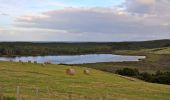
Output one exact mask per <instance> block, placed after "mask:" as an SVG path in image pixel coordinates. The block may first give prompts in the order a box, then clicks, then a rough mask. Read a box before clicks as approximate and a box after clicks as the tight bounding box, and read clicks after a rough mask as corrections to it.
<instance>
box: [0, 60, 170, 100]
mask: <svg viewBox="0 0 170 100" xmlns="http://www.w3.org/2000/svg"><path fill="white" fill-rule="evenodd" d="M67 68H74V69H75V70H76V75H75V76H68V75H66V74H65V70H66V69H67ZM84 69H87V68H81V67H75V66H66V65H45V66H42V65H41V64H30V63H24V64H22V63H14V62H0V71H1V73H0V86H1V88H2V89H1V93H3V94H4V95H5V96H11V97H14V96H15V95H16V87H17V86H20V97H24V98H25V100H30V98H31V100H34V99H35V95H36V94H35V91H36V89H38V90H39V97H41V98H42V100H49V98H50V99H51V100H56V99H57V100H68V96H69V95H70V94H71V95H72V98H74V99H73V100H80V98H81V99H82V98H84V97H85V96H87V98H95V99H96V100H97V98H98V99H99V97H101V96H103V98H105V99H106V98H107V99H106V100H109V99H110V100H113V99H116V100H169V98H170V86H169V85H161V84H153V83H146V82H143V81H140V80H137V79H132V78H127V77H122V76H118V75H115V74H111V73H107V72H101V71H97V70H94V69H88V70H90V72H91V73H90V75H85V74H83V70H84ZM82 100H83V99H82Z"/></svg>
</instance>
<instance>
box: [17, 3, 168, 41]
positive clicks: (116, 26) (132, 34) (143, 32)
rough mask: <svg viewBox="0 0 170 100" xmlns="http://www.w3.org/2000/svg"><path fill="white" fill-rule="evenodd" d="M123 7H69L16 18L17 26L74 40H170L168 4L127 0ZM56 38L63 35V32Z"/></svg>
mask: <svg viewBox="0 0 170 100" xmlns="http://www.w3.org/2000/svg"><path fill="white" fill-rule="evenodd" d="M122 5H123V8H115V7H113V8H109V7H107V8H104V7H103V8H102V7H92V8H88V7H84V8H83V7H82V8H80V7H78V8H72V7H68V8H64V9H57V10H51V11H46V12H43V13H41V14H37V15H29V14H28V15H24V16H20V17H19V18H17V19H16V22H15V24H14V25H15V26H16V27H22V28H28V29H31V28H38V29H50V30H61V31H64V32H65V33H64V34H67V36H66V35H64V36H66V37H68V38H69V37H70V39H71V40H79V39H81V40H84V41H85V40H94V41H104V40H106V41H111V40H113V41H114V40H116V41H120V40H122V41H123V40H148V39H162V38H170V34H169V33H170V14H169V11H170V7H169V5H170V1H169V0H126V1H125V2H124V3H123V4H122ZM34 33H36V32H34ZM57 34H60V35H62V34H63V32H60V33H58V32H57ZM54 36H55V35H54ZM72 36H74V37H72ZM51 38H52V37H51ZM65 39H66V38H65Z"/></svg>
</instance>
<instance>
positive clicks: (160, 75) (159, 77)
mask: <svg viewBox="0 0 170 100" xmlns="http://www.w3.org/2000/svg"><path fill="white" fill-rule="evenodd" d="M115 73H116V74H119V75H124V76H130V77H134V78H138V79H141V80H144V81H147V82H152V83H160V84H168V85H170V72H161V71H157V72H156V73H152V74H151V73H148V72H139V71H138V69H131V68H123V69H119V70H116V72H115Z"/></svg>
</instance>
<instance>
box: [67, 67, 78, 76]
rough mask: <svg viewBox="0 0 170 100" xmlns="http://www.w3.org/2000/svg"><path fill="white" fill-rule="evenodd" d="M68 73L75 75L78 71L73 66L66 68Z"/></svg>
mask: <svg viewBox="0 0 170 100" xmlns="http://www.w3.org/2000/svg"><path fill="white" fill-rule="evenodd" d="M66 74H67V75H75V74H76V71H75V70H74V69H72V68H68V69H66Z"/></svg>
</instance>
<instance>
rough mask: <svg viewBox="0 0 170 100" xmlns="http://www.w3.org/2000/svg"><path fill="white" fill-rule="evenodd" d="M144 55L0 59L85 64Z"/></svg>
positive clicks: (134, 59) (5, 59) (127, 59)
mask: <svg viewBox="0 0 170 100" xmlns="http://www.w3.org/2000/svg"><path fill="white" fill-rule="evenodd" d="M140 59H145V56H125V55H113V54H87V55H65V56H21V57H0V60H1V61H15V62H18V61H19V60H21V61H23V62H27V61H32V62H33V61H37V62H38V63H44V62H51V63H53V64H85V63H99V62H124V61H139V60H140Z"/></svg>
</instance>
